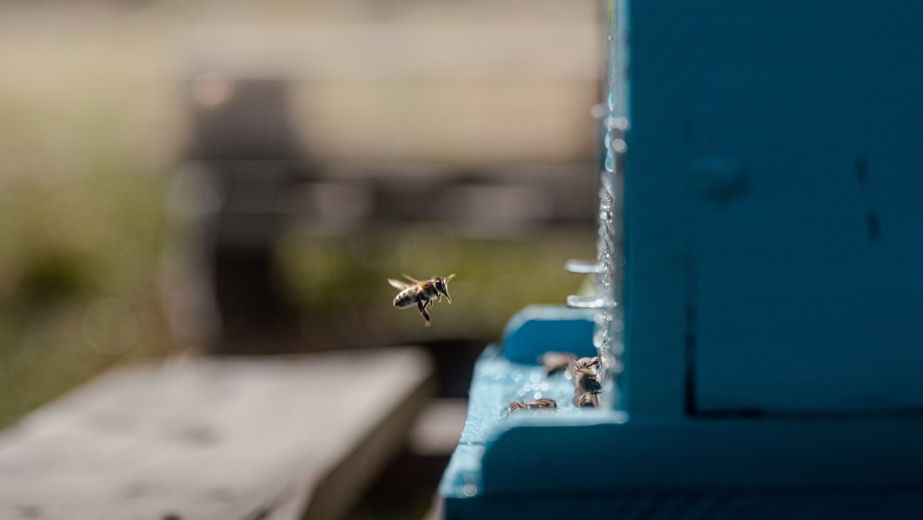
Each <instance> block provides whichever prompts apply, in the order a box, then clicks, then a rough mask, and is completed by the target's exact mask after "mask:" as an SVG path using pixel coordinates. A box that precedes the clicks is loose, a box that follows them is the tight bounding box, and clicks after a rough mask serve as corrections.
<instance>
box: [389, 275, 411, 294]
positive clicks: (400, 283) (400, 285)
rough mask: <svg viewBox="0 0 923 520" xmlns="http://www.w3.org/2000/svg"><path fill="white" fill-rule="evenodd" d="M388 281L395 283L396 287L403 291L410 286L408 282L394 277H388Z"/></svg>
mask: <svg viewBox="0 0 923 520" xmlns="http://www.w3.org/2000/svg"><path fill="white" fill-rule="evenodd" d="M388 283H389V284H391V285H393V286H394V287H395V288H396V289H400V290H402V291H403V290H404V289H406V288H408V287H410V285H408V284H406V283H404V282H401V281H399V280H395V279H393V278H388Z"/></svg>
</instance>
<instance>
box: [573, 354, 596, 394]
mask: <svg viewBox="0 0 923 520" xmlns="http://www.w3.org/2000/svg"><path fill="white" fill-rule="evenodd" d="M597 365H599V356H596V357H591V358H589V357H585V358H580V359H576V360H573V361H571V362H570V364H569V365H568V366H567V372H568V373H569V374H570V375H571V377H573V378H574V385H576V387H577V388H578V389H580V390H582V391H583V392H589V393H591V394H598V393H599V392H600V391H601V390H602V385H601V384H600V383H599V374H598V373H597V372H596V366H597Z"/></svg>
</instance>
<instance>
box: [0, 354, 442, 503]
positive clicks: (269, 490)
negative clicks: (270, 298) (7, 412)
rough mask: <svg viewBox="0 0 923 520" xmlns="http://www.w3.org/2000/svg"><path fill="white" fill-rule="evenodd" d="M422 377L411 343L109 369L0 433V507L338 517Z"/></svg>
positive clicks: (394, 432) (407, 412)
mask: <svg viewBox="0 0 923 520" xmlns="http://www.w3.org/2000/svg"><path fill="white" fill-rule="evenodd" d="M430 387H431V366H430V361H429V358H428V357H427V356H426V355H425V353H423V352H422V351H420V350H416V349H381V350H375V351H350V352H337V353H325V354H317V355H310V356H296V357H274V358H237V359H200V360H193V359H185V360H177V361H172V362H168V363H166V364H147V365H133V366H125V367H120V368H116V369H113V370H111V371H109V372H108V373H106V374H104V375H103V376H101V377H99V378H97V379H96V380H94V381H92V382H90V383H88V384H87V385H85V386H83V387H81V388H78V389H77V390H75V391H73V392H71V393H70V394H68V395H66V396H64V397H63V398H61V399H59V400H58V401H56V402H53V403H51V404H49V405H47V406H45V407H43V408H41V409H39V410H37V411H36V412H34V413H32V414H31V415H29V416H28V417H26V418H25V419H24V420H23V421H21V422H20V423H19V424H18V425H17V426H15V427H13V428H10V429H8V430H6V431H5V432H3V433H2V434H0V518H3V519H6V518H42V519H65V518H66V519H70V520H77V519H108V518H112V519H124V520H131V519H139V520H140V519H146V520H150V519H162V518H163V519H166V518H173V519H175V518H181V519H183V520H205V519H216V520H217V519H222V520H227V519H241V520H244V519H256V518H270V519H272V520H279V519H295V518H300V517H301V515H305V516H304V517H305V518H323V519H328V518H336V517H338V516H341V515H342V514H344V513H345V512H348V511H347V509H348V507H349V505H350V504H351V503H352V502H353V500H354V499H355V498H356V497H357V496H358V495H359V493H360V492H361V491H362V489H363V487H364V485H365V484H367V483H368V482H369V481H370V480H371V479H372V478H373V477H374V476H375V475H376V474H377V472H378V470H379V469H380V468H381V465H382V464H384V463H385V462H386V461H387V460H388V458H389V457H390V456H391V455H392V454H393V453H394V450H396V449H397V448H399V447H400V445H401V443H402V442H403V440H404V437H405V435H406V431H407V430H408V428H409V427H410V424H411V423H412V421H413V420H414V418H415V416H416V414H417V412H418V411H419V410H420V409H421V408H422V407H423V405H424V404H425V399H426V397H427V395H428V393H429V391H430ZM171 515H174V516H171Z"/></svg>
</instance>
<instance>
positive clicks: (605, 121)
mask: <svg viewBox="0 0 923 520" xmlns="http://www.w3.org/2000/svg"><path fill="white" fill-rule="evenodd" d="M603 13H604V17H603V18H604V25H605V31H604V35H605V36H606V41H605V42H604V44H605V46H606V48H607V49H608V52H607V53H606V56H607V60H608V70H609V71H610V74H609V75H608V76H607V77H606V78H604V88H603V92H605V99H604V100H603V105H602V106H603V107H604V109H603V113H602V115H601V116H600V118H599V128H600V131H601V132H602V135H603V136H604V138H603V139H602V141H603V147H602V149H601V153H600V154H599V155H600V158H599V163H600V164H599V170H600V172H601V175H600V241H599V258H597V260H596V261H595V262H591V263H587V264H575V265H574V266H573V267H574V269H575V270H579V271H583V272H593V273H596V274H597V276H598V279H599V284H598V290H599V295H597V296H595V297H590V298H582V299H581V298H571V299H569V301H568V303H569V305H570V306H571V307H585V308H590V309H594V310H590V311H573V312H584V313H587V312H589V313H590V314H589V315H587V314H579V315H577V314H575V315H567V324H566V326H567V327H574V320H579V319H584V320H592V321H593V322H594V328H592V329H591V328H590V327H583V328H579V327H577V328H575V329H572V332H571V333H568V336H569V337H570V338H571V341H572V342H577V343H580V344H582V345H585V346H586V347H587V348H590V347H591V346H592V347H595V349H596V350H597V351H598V352H599V353H600V354H601V355H602V357H603V358H604V359H605V363H604V365H605V368H606V370H607V372H608V374H609V376H608V383H609V385H608V386H606V388H605V392H604V395H605V396H606V401H607V402H608V407H610V408H611V409H607V410H603V411H584V410H579V409H575V408H573V407H572V406H570V405H569V404H567V403H568V400H569V397H570V393H569V392H571V391H572V386H571V385H570V382H568V381H566V380H563V379H554V378H549V377H547V376H545V375H544V374H543V373H542V372H541V370H540V369H539V367H538V366H537V365H534V364H533V363H534V361H530V360H529V359H527V357H529V356H531V357H532V358H534V357H535V356H536V355H537V354H538V353H541V352H544V351H545V350H561V348H560V344H561V343H562V342H561V340H560V339H555V340H554V341H552V340H550V339H548V340H547V341H546V340H545V339H546V338H554V337H557V336H556V335H555V334H551V333H549V334H541V335H538V336H536V335H532V337H531V338H529V339H528V341H527V343H528V344H527V345H518V344H516V340H515V338H516V337H517V336H516V333H515V330H513V331H512V332H508V335H507V337H509V338H514V339H513V340H512V344H508V345H505V348H506V352H520V353H521V352H527V353H529V355H528V356H515V355H514V356H513V357H510V356H508V355H504V350H502V349H500V348H493V349H489V350H488V351H487V352H485V354H484V356H482V358H481V360H480V361H479V363H478V366H477V367H476V369H475V376H474V381H473V384H472V389H471V399H470V407H469V416H468V421H467V423H466V428H465V432H464V433H463V434H462V438H461V440H460V442H459V446H458V448H457V450H456V452H455V454H454V455H453V458H452V461H451V463H450V465H449V468H448V469H447V471H446V474H445V476H444V478H443V482H442V484H441V487H440V493H441V494H442V496H444V497H445V498H446V512H447V517H448V518H489V517H497V518H500V517H503V518H510V517H521V516H533V517H543V516H561V515H565V516H573V515H574V512H575V511H580V513H579V515H578V516H590V515H595V514H602V515H604V516H606V517H613V516H614V517H619V515H625V516H629V517H632V518H647V517H654V516H657V517H658V518H661V517H662V518H687V517H688V518H700V517H703V518H705V517H708V518H710V517H718V516H721V515H725V517H727V518H750V517H755V516H759V515H763V516H760V517H761V518H789V517H792V516H795V515H802V516H804V517H806V518H816V517H826V516H829V517H837V518H850V517H866V516H867V517H892V518H893V517H897V516H902V517H907V518H915V517H920V516H921V515H923V491H921V490H923V378H921V376H920V375H919V374H920V372H921V371H923V348H921V343H923V339H921V338H923V271H921V269H920V268H919V266H920V265H923V244H921V239H923V171H921V170H923V37H921V34H923V33H921V31H920V22H921V21H923V3H919V2H912V1H909V0H904V1H896V2H888V3H886V4H880V3H871V2H866V3H858V4H856V3H853V4H849V5H844V4H842V3H839V2H832V1H826V0H825V1H821V2H813V3H811V4H810V5H805V4H802V3H794V2H762V3H752V2H749V3H748V2H744V3H741V2H732V1H730V0H715V1H707V2H693V3H681V2H679V3H678V2H653V1H649V0H634V1H632V2H631V3H630V5H629V4H628V3H627V2H626V1H624V0H623V1H619V2H617V1H615V0H608V1H604V2H603ZM629 20H630V22H629ZM629 27H630V29H631V30H630V39H629V38H628V34H629V31H628V28H629ZM629 61H630V68H629ZM629 123H630V125H629ZM623 238H624V240H623ZM623 259H624V262H623ZM623 265H624V269H623V268H622V266H623ZM616 302H617V303H618V305H615V303H616ZM557 312H559V313H566V312H567V311H564V310H558V311H557ZM546 318H549V315H546V316H545V318H543V319H546ZM552 321H553V320H552ZM522 322H528V320H524V319H522V318H519V319H517V323H522ZM541 326H542V327H552V328H553V327H554V324H553V323H543V324H542V325H541ZM563 326H565V324H563V323H562V327H563ZM511 327H512V328H513V329H515V328H516V323H513V322H511ZM562 330H563V329H562ZM522 337H528V334H525V335H522ZM535 395H541V396H542V397H550V398H554V399H556V400H558V402H559V403H561V402H562V401H561V399H563V401H564V404H563V405H562V406H560V408H559V410H558V411H557V413H554V414H544V415H534V416H533V415H529V414H521V415H515V416H511V417H509V418H504V413H505V410H506V406H507V405H508V404H509V403H510V402H511V401H512V400H516V399H520V398H525V397H533V396H535ZM793 497H794V498H793ZM620 512H621V513H620ZM632 515H634V516H632ZM658 515H660V516H658Z"/></svg>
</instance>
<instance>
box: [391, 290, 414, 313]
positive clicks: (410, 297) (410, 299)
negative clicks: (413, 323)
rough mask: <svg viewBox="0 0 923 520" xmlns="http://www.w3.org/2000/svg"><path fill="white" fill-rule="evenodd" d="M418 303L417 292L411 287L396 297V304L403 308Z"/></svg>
mask: <svg viewBox="0 0 923 520" xmlns="http://www.w3.org/2000/svg"><path fill="white" fill-rule="evenodd" d="M415 303H417V295H416V292H415V291H413V290H411V289H404V290H403V291H401V292H399V293H398V294H397V296H396V297H395V298H394V306H395V307H398V308H401V309H403V308H404V307H410V306H411V305H413V304H415Z"/></svg>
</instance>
